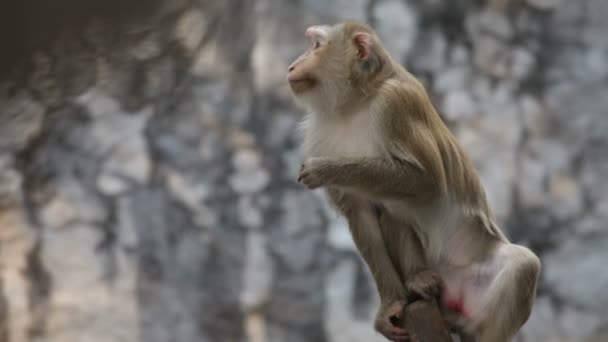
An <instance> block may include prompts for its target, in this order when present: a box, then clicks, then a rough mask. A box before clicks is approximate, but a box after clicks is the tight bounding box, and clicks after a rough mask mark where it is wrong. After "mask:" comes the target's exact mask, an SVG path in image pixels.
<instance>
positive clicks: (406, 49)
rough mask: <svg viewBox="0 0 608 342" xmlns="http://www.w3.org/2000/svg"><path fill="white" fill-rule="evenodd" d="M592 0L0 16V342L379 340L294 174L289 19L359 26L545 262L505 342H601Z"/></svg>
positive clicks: (360, 284) (109, 4)
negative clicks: (513, 339)
mask: <svg viewBox="0 0 608 342" xmlns="http://www.w3.org/2000/svg"><path fill="white" fill-rule="evenodd" d="M606 16H608V2H607V1H605V0H579V1H567V0H526V1H524V0H512V1H509V0H491V1H490V0H488V1H482V0H403V1H400V0H351V1H346V0H339V1H329V2H328V1H321V0H298V1H295V0H294V1H279V0H258V1H245V0H243V1H237V0H225V1H210V0H209V1H205V0H179V1H178V0H156V1H151V0H148V1H146V0H129V1H118V0H109V1H105V2H95V1H86V2H83V1H74V0H61V1H55V2H50V3H49V2H47V1H37V0H27V1H8V2H4V3H3V4H1V5H0V19H1V20H0V44H1V45H0V46H1V48H2V51H1V54H0V62H1V63H0V341H2V342H4V341H11V342H19V341H65V342H71V341H87V342H88V341H91V342H96V341H108V342H112V341H145V342H156V341H158V342H165V341H173V342H181V341H184V342H190V341H213V342H216V341H226V342H231V341H251V342H264V341H272V342H274V341H277V342H282V341H290V342H291V341H294V342H299V341H319V342H323V341H327V342H339V341H345V342H346V341H348V342H355V341H361V342H363V341H365V342H368V341H382V339H381V338H380V337H379V336H378V335H376V334H374V333H373V330H372V324H371V320H372V318H373V315H374V312H375V309H376V305H377V298H376V295H375V289H374V286H373V284H372V283H371V282H370V277H369V275H368V273H367V270H366V268H365V267H364V265H363V264H362V262H361V260H360V259H359V257H358V256H357V253H356V250H355V248H354V246H353V244H352V242H351V240H350V236H349V233H348V231H347V229H346V226H345V224H344V222H343V221H341V220H340V219H338V218H337V217H336V215H335V214H333V213H332V212H331V211H330V210H329V209H328V208H327V207H326V205H325V202H324V201H323V199H322V198H321V196H319V194H318V193H313V192H308V191H303V189H302V188H300V187H299V186H297V185H296V184H295V182H294V181H293V180H294V177H295V175H296V173H297V170H298V168H299V163H300V156H299V155H298V152H297V145H298V142H297V138H296V137H295V134H294V127H295V125H296V123H297V121H298V119H299V118H300V117H301V115H302V113H301V112H300V111H299V110H296V109H295V108H294V106H293V104H292V101H291V98H290V95H289V91H288V89H287V86H286V84H285V81H284V75H285V70H286V68H287V65H288V64H289V62H290V61H291V60H292V59H293V58H295V57H296V56H297V55H298V54H299V52H301V51H302V50H303V49H304V48H305V45H306V42H305V39H304V38H303V31H304V29H305V28H306V27H307V26H308V25H311V24H319V23H334V22H336V21H339V20H342V19H344V18H350V19H355V20H358V21H364V22H369V23H371V24H372V25H374V27H375V28H377V30H378V32H379V34H380V36H381V37H382V38H383V39H384V41H385V42H386V45H387V47H388V49H389V50H390V51H391V52H392V53H393V54H394V55H395V56H397V57H398V58H399V59H400V60H401V61H402V62H403V63H404V65H406V66H407V67H408V68H409V69H410V70H411V71H412V72H413V73H415V74H416V75H418V76H419V77H420V78H421V79H422V80H423V81H424V82H425V84H426V85H427V87H428V89H429V91H430V92H431V94H432V98H433V100H434V102H435V104H436V106H437V107H438V108H439V109H440V111H441V113H442V115H443V117H444V119H445V120H446V121H447V123H448V124H449V125H450V127H451V128H452V129H453V131H454V132H455V133H456V135H457V136H458V138H459V140H460V141H461V142H462V144H463V145H464V148H465V149H466V151H468V153H469V154H470V155H471V157H472V158H473V160H474V161H475V163H476V164H477V166H478V168H479V171H480V173H481V176H482V179H483V182H484V184H485V185H486V187H487V192H488V196H489V198H490V201H491V203H492V204H493V206H494V208H495V211H496V214H497V216H498V218H499V219H500V222H501V223H502V225H503V227H504V228H505V229H506V231H507V233H508V236H509V237H510V238H511V239H512V240H513V241H515V242H518V243H521V244H525V245H527V246H530V247H531V248H533V249H534V250H535V251H536V252H537V253H538V254H539V255H540V256H541V258H542V260H543V263H544V269H543V274H542V280H541V284H540V288H539V291H538V300H537V303H536V306H535V308H534V312H533V314H532V316H531V318H530V320H529V321H528V323H527V324H526V325H525V327H524V328H523V329H522V331H521V333H520V334H519V336H518V338H517V341H519V342H532V341H606V340H608V309H607V308H608V266H607V265H606V263H607V262H608V182H607V181H606V179H608V21H606V20H605V17H606Z"/></svg>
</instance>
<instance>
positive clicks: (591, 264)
mask: <svg viewBox="0 0 608 342" xmlns="http://www.w3.org/2000/svg"><path fill="white" fill-rule="evenodd" d="M607 243H608V238H607V237H606V236H602V237H598V238H594V239H588V240H587V239H585V240H583V239H576V238H572V239H570V240H569V241H567V242H565V243H563V244H562V245H561V246H560V247H559V249H557V250H555V251H553V252H551V253H548V254H547V255H546V256H545V258H543V262H544V279H545V281H546V283H547V285H548V286H551V288H552V289H553V290H554V291H555V292H556V294H557V295H559V296H560V298H563V299H564V300H566V301H568V302H570V303H572V304H573V305H577V306H579V307H580V308H583V309H585V310H592V311H596V312H601V310H604V308H605V307H606V305H608V299H606V298H605V297H604V296H603V293H604V292H605V291H606V288H608V274H606V273H604V272H598V270H601V269H603V268H604V266H605V263H604V262H605V260H606V258H608V250H606V248H605V246H606V244H607ZM589 279H593V281H589Z"/></svg>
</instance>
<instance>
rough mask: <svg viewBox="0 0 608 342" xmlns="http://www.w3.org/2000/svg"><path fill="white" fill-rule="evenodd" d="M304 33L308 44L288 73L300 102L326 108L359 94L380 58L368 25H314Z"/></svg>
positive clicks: (313, 108) (314, 107)
mask: <svg viewBox="0 0 608 342" xmlns="http://www.w3.org/2000/svg"><path fill="white" fill-rule="evenodd" d="M305 36H306V37H307V38H308V41H309V47H308V49H307V50H306V51H305V52H304V53H303V54H302V55H300V56H299V57H298V58H296V60H295V61H294V62H293V63H291V65H290V66H289V70H288V73H287V81H288V82H289V86H290V88H291V91H292V93H293V94H294V95H295V97H296V100H297V102H298V103H299V104H302V105H304V107H307V109H312V110H315V111H318V110H321V111H325V112H327V111H332V110H335V109H336V108H338V107H339V106H341V105H342V104H343V103H345V102H348V101H349V100H350V99H352V98H353V97H357V96H359V94H358V93H357V90H360V89H361V85H362V84H365V83H366V82H367V79H368V78H369V74H370V70H372V69H373V68H375V67H374V65H375V64H374V63H375V61H376V60H377V58H376V56H375V55H374V51H373V49H372V35H371V33H370V32H367V28H366V27H364V26H361V25H353V24H337V25H334V26H311V27H309V28H308V29H306V33H305ZM376 64H377V63H376Z"/></svg>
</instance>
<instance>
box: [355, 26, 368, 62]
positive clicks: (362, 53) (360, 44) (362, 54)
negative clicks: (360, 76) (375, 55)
mask: <svg viewBox="0 0 608 342" xmlns="http://www.w3.org/2000/svg"><path fill="white" fill-rule="evenodd" d="M353 44H355V48H356V49H357V57H359V59H362V60H366V59H368V58H369V55H370V54H371V51H372V37H371V36H370V34H369V33H366V32H357V33H355V34H354V35H353Z"/></svg>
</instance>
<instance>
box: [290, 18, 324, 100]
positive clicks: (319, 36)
mask: <svg viewBox="0 0 608 342" xmlns="http://www.w3.org/2000/svg"><path fill="white" fill-rule="evenodd" d="M329 30H330V29H329V28H328V27H327V26H312V27H309V28H308V29H306V33H305V36H306V37H307V38H308V41H309V47H308V49H307V50H306V51H305V52H304V53H303V54H302V55H300V56H299V57H298V58H296V60H295V61H293V63H291V65H290V66H289V70H288V72H287V81H288V82H289V86H290V87H291V91H292V92H293V93H294V94H295V95H296V96H297V95H301V94H303V93H305V92H309V91H311V90H313V89H314V88H316V86H317V85H318V83H319V81H320V76H321V75H320V73H319V71H320V69H322V63H323V60H324V59H326V57H325V56H326V55H327V50H328V45H329Z"/></svg>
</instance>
